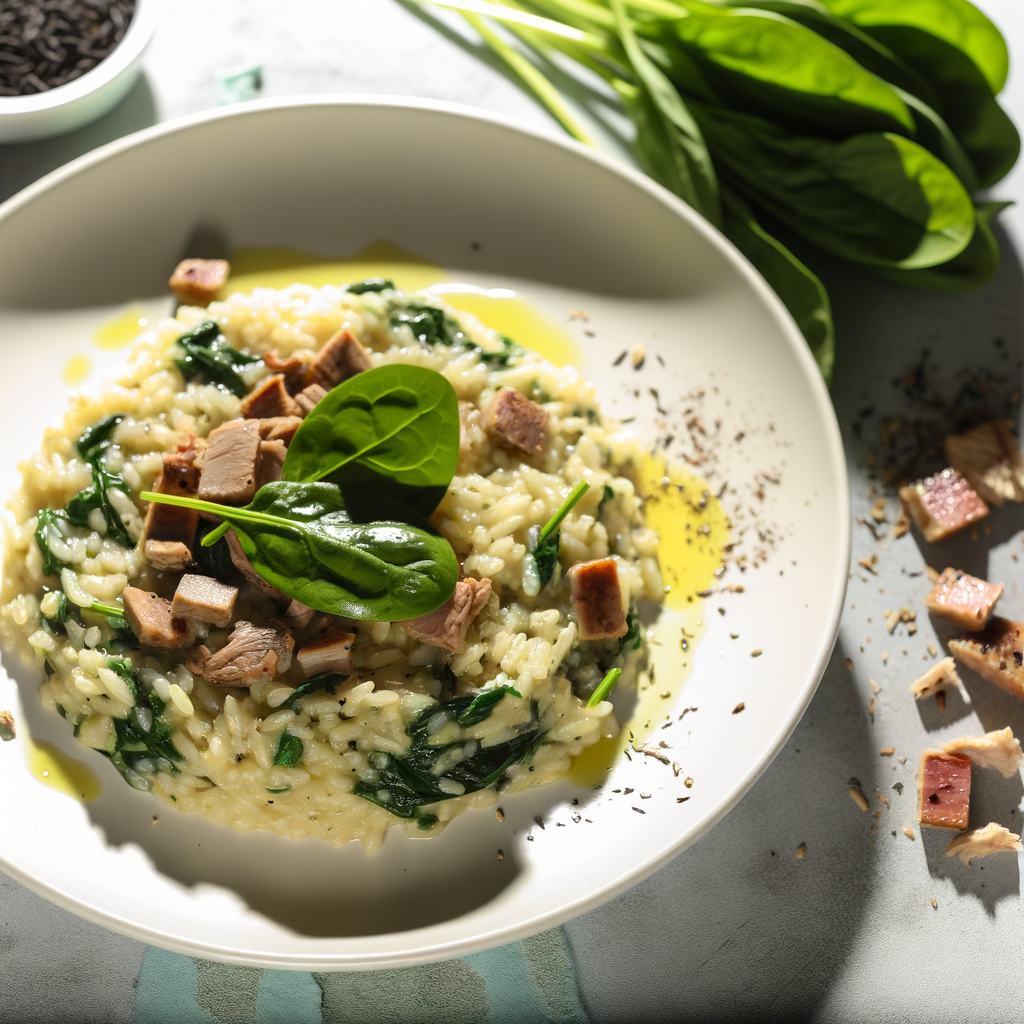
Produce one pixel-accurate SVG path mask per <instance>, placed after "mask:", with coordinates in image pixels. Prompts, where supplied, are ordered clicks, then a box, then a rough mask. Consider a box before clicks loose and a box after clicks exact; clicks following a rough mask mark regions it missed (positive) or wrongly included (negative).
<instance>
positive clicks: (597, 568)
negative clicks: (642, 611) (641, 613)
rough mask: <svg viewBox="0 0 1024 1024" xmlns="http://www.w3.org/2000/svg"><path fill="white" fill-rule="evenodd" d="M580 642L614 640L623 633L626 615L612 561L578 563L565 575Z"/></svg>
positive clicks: (611, 559)
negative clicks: (570, 585) (578, 629)
mask: <svg viewBox="0 0 1024 1024" xmlns="http://www.w3.org/2000/svg"><path fill="white" fill-rule="evenodd" d="M566 575H567V576H568V577H569V581H570V583H571V584H572V600H573V604H575V606H576V619H577V621H578V622H579V626H580V639H581V640H614V639H615V637H619V636H624V635H625V632H626V628H627V627H626V612H625V610H624V609H623V607H622V588H621V587H620V586H619V570H618V568H617V566H616V565H615V559H614V558H599V559H597V560H596V561H593V562H577V563H576V564H575V565H574V566H573V567H572V568H571V569H570V570H569V572H568V573H567V574H566Z"/></svg>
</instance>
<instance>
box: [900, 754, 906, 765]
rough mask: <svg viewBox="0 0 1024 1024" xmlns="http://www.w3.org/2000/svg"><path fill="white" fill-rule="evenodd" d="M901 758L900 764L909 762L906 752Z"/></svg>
mask: <svg viewBox="0 0 1024 1024" xmlns="http://www.w3.org/2000/svg"><path fill="white" fill-rule="evenodd" d="M899 760H900V764H906V763H907V758H906V756H905V755H904V754H900V758H899Z"/></svg>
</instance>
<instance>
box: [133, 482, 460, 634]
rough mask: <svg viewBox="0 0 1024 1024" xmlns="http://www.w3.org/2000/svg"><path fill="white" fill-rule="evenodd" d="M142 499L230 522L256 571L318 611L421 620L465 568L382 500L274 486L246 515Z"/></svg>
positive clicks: (150, 496)
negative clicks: (417, 618)
mask: <svg viewBox="0 0 1024 1024" xmlns="http://www.w3.org/2000/svg"><path fill="white" fill-rule="evenodd" d="M141 497H142V500H143V501H157V502H162V503H164V504H167V505H179V506H181V507H182V508H194V509H196V510H198V511H200V512H211V513H213V514H214V515H216V516H219V517H220V518H222V519H223V520H224V521H225V522H227V523H230V524H231V526H232V527H233V528H234V530H235V533H236V534H237V536H238V541H239V543H240V544H241V547H242V550H243V551H244V552H245V556H246V558H248V559H249V562H250V563H251V564H252V567H253V568H254V569H255V570H256V572H257V573H259V575H260V576H261V577H262V578H263V579H265V580H266V581H267V582H268V583H270V584H271V585H272V586H275V587H277V589H278V590H281V591H283V592H284V593H285V594H287V595H288V596H289V597H293V598H295V599H296V600H297V601H301V602H302V603H303V604H305V605H308V606H309V607H310V608H316V609H317V610H318V611H322V612H329V613H330V614H332V615H342V616H344V617H345V618H349V619H370V620H372V621H374V622H394V621H397V620H400V619H411V618H415V617H416V616H419V615H425V614H426V613H427V612H430V611H433V610H434V609H435V608H437V607H439V606H440V605H442V604H444V602H445V601H447V600H448V598H449V597H451V596H452V594H453V593H454V592H455V584H456V582H457V581H458V574H459V564H458V561H457V560H456V558H455V552H454V551H453V550H452V547H451V545H450V544H449V543H448V541H447V540H445V538H444V537H442V536H441V534H440V533H438V532H437V530H435V529H434V527H433V526H431V525H430V523H428V522H427V521H426V520H425V519H424V518H423V517H422V516H420V515H419V514H418V513H417V512H416V511H415V510H414V509H412V508H410V507H409V506H408V505H406V504H405V503H404V502H401V501H398V500H397V499H395V498H391V497H388V496H386V495H380V494H374V493H372V492H363V493H359V492H352V491H346V492H345V493H344V494H343V493H342V490H341V488H340V487H338V485H337V484H333V483H328V482H326V481H320V482H317V483H293V482H291V481H287V480H278V481H275V482H274V483H269V484H266V485H265V486H263V487H262V488H260V490H259V492H258V493H257V495H256V497H255V498H254V499H253V501H252V502H251V503H250V504H249V505H246V506H243V507H242V508H232V507H230V506H227V505H216V504H214V503H213V502H209V501H201V500H200V499H198V498H190V497H186V496H184V495H172V494H154V493H153V492H150V491H146V492H144V493H143V494H142V495H141Z"/></svg>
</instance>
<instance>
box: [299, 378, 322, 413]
mask: <svg viewBox="0 0 1024 1024" xmlns="http://www.w3.org/2000/svg"><path fill="white" fill-rule="evenodd" d="M326 397H327V392H326V391H325V390H324V389H323V388H322V387H321V386H320V385H319V384H310V385H309V387H308V388H303V389H302V390H301V391H300V392H299V393H298V394H297V395H296V396H295V401H296V402H297V403H298V405H299V408H300V409H301V410H302V415H303V416H308V415H309V414H310V413H311V412H312V411H313V409H314V407H315V406H316V405H317V403H318V402H320V401H322V400H323V399H325V398H326Z"/></svg>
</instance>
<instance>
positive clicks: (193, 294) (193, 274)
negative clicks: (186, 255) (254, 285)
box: [167, 260, 231, 306]
mask: <svg viewBox="0 0 1024 1024" xmlns="http://www.w3.org/2000/svg"><path fill="white" fill-rule="evenodd" d="M230 273H231V264H230V263H228V261H227V260H182V261H181V262H180V263H179V264H178V265H177V266H176V267H175V268H174V273H173V274H171V279H170V280H169V281H168V282H167V283H168V284H169V285H170V286H171V291H172V292H174V294H175V295H176V296H177V297H178V301H179V302H181V303H188V304H189V305H192V306H208V305H209V304H210V303H211V302H212V301H213V300H214V299H215V298H216V297H217V292H219V291H220V290H221V288H223V287H224V285H225V283H226V282H227V279H228V274H230Z"/></svg>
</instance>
